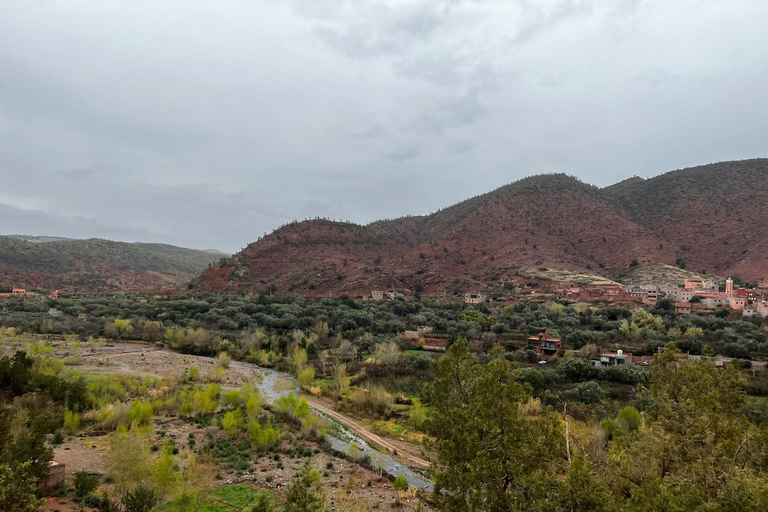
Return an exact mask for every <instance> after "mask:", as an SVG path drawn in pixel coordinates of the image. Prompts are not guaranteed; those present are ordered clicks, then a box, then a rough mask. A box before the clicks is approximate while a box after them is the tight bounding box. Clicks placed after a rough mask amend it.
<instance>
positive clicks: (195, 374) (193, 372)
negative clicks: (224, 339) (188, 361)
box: [187, 365, 200, 381]
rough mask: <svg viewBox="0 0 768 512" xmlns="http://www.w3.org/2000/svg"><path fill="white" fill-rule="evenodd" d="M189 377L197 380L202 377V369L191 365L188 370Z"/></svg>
mask: <svg viewBox="0 0 768 512" xmlns="http://www.w3.org/2000/svg"><path fill="white" fill-rule="evenodd" d="M187 378H188V379H189V380H192V381H195V380H198V379H199V378H200V370H199V369H198V368H197V366H194V365H193V366H190V367H189V370H187Z"/></svg>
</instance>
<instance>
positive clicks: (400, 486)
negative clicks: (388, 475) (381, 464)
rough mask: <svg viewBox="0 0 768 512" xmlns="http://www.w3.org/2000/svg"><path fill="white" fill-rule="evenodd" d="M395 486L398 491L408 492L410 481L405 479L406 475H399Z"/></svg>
mask: <svg viewBox="0 0 768 512" xmlns="http://www.w3.org/2000/svg"><path fill="white" fill-rule="evenodd" d="M394 486H395V489H397V490H398V491H406V490H408V480H407V479H406V478H405V475H403V474H402V473H401V474H400V475H398V477H397V478H395V483H394Z"/></svg>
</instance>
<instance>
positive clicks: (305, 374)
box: [298, 366, 315, 387]
mask: <svg viewBox="0 0 768 512" xmlns="http://www.w3.org/2000/svg"><path fill="white" fill-rule="evenodd" d="M298 380H299V385H300V386H301V387H307V386H309V385H310V384H312V382H314V380H315V369H314V368H312V367H311V366H308V367H306V368H304V369H303V370H300V371H299V375H298Z"/></svg>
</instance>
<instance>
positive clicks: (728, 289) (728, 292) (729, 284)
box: [725, 277, 733, 297]
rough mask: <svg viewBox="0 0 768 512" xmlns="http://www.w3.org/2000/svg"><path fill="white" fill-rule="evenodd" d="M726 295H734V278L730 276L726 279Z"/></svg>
mask: <svg viewBox="0 0 768 512" xmlns="http://www.w3.org/2000/svg"><path fill="white" fill-rule="evenodd" d="M725 295H726V296H727V297H733V279H731V278H730V277H729V278H728V279H726V280H725Z"/></svg>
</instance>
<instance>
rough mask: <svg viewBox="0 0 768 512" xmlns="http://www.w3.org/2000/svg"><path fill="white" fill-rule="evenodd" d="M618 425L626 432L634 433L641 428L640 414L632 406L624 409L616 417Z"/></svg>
mask: <svg viewBox="0 0 768 512" xmlns="http://www.w3.org/2000/svg"><path fill="white" fill-rule="evenodd" d="M616 423H618V424H619V425H620V426H621V429H622V430H624V431H625V432H633V431H635V430H637V429H639V428H640V413H639V412H637V409H635V408H634V407H631V406H627V407H624V408H623V409H622V410H621V411H619V415H618V416H617V417H616Z"/></svg>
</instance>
